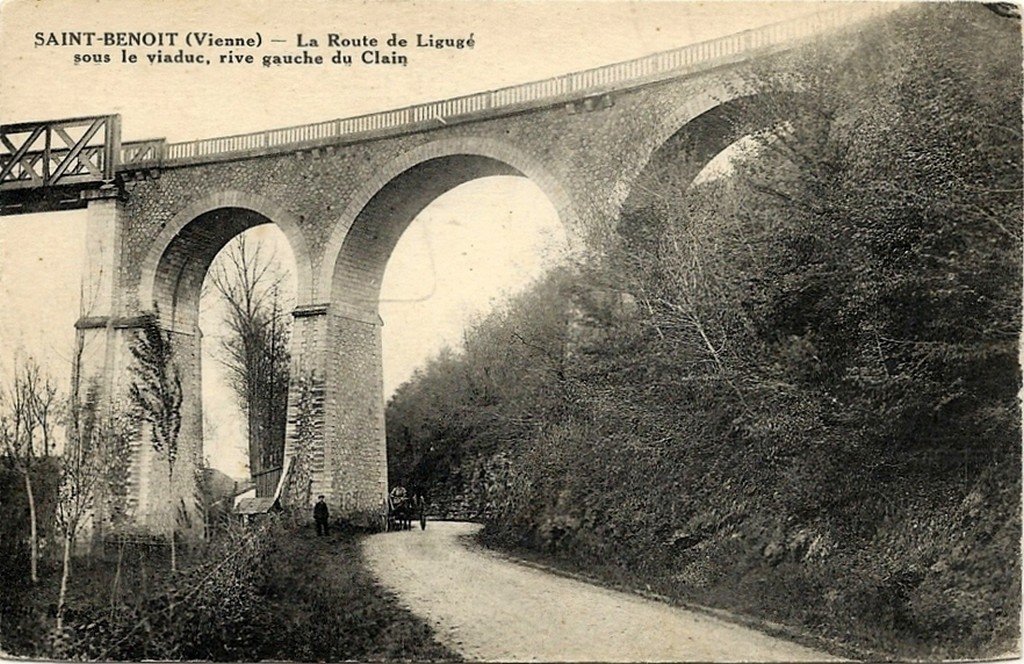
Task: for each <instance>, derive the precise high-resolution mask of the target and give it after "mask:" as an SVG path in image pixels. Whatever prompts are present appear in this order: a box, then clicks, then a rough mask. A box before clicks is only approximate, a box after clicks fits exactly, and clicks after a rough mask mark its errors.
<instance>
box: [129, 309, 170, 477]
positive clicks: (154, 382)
mask: <svg viewBox="0 0 1024 664" xmlns="http://www.w3.org/2000/svg"><path fill="white" fill-rule="evenodd" d="M129 348H130V350H131V353H132V357H134V358H135V364H134V365H133V367H132V371H133V372H134V374H135V380H134V381H133V382H132V384H131V385H130V386H129V396H130V398H131V401H132V403H133V404H134V405H135V407H136V408H138V412H139V415H140V416H141V417H142V419H143V420H145V421H146V422H148V423H149V424H150V426H151V432H150V437H151V440H152V445H153V449H154V450H156V452H157V453H160V454H164V455H165V456H166V458H167V461H168V469H169V470H168V472H169V473H171V474H173V472H174V462H175V461H176V460H177V457H178V434H179V433H181V402H182V391H181V376H180V374H179V373H178V368H177V365H176V364H175V362H174V349H173V347H172V343H171V333H170V332H165V331H164V330H163V329H162V328H161V327H160V321H159V319H158V317H157V314H149V315H147V316H145V317H144V320H143V321H142V327H141V329H140V330H139V332H138V333H137V334H136V336H135V339H134V342H133V343H132V344H131V345H130V346H129Z"/></svg>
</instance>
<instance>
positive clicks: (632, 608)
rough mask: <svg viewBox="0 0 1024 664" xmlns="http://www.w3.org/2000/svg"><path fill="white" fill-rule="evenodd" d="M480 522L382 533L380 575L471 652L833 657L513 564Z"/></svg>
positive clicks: (371, 555) (376, 556)
mask: <svg viewBox="0 0 1024 664" xmlns="http://www.w3.org/2000/svg"><path fill="white" fill-rule="evenodd" d="M477 527H478V526H475V525H473V524H467V523H440V522H438V523H429V524H428V526H427V530H426V531H420V530H419V529H418V528H417V529H416V530H411V531H407V532H397V533H385V534H381V535H374V536H372V537H369V538H367V539H366V540H364V543H363V553H364V555H365V556H366V559H367V561H368V562H369V564H370V568H371V569H372V570H373V573H374V574H375V575H376V576H377V578H378V579H379V580H380V581H381V582H382V583H383V584H384V585H385V586H387V587H389V588H390V589H392V590H393V591H395V592H396V593H397V594H398V595H399V597H400V598H401V600H402V602H403V603H404V604H406V605H407V606H408V607H409V608H410V609H412V611H413V612H415V613H417V614H419V615H420V616H421V617H423V618H425V619H427V620H428V621H430V622H431V623H432V624H433V625H434V628H435V630H436V631H437V635H438V638H439V639H440V640H441V641H442V642H444V643H445V645H447V646H449V647H450V648H452V649H454V650H457V651H458V652H460V653H462V654H463V656H465V657H466V658H467V659H471V660H492V661H493V660H501V661H538V660H539V661H606V662H613V661H636V660H645V661H693V660H700V661H751V660H760V661H778V660H785V661H796V660H804V661H807V660H812V661H822V660H829V659H833V658H832V657H830V656H829V655H828V654H827V653H824V652H817V651H814V650H811V649H809V648H805V647H803V646H799V645H797V644H794V643H790V642H788V641H783V640H780V639H777V638H774V637H770V636H767V635H765V634H762V633H760V632H757V631H755V630H752V629H749V628H746V627H742V626H739V625H735V624H732V623H729V622H725V621H722V620H718V619H716V618H713V617H710V616H707V615H704V614H701V613H695V612H691V611H686V610H683V609H679V608H675V607H672V606H668V605H666V604H661V603H658V602H654V601H650V600H646V599H643V598H640V597H637V596H634V595H630V594H626V593H621V592H617V591H613V590H607V589H605V588H601V587H598V586H594V585H591V584H588V583H583V582H580V581H575V580H572V579H567V578H564V577H561V576H557V575H554V574H550V573H548V572H544V571H542V570H538V569H534V568H531V567H526V566H524V565H519V564H516V563H514V562H509V561H508V560H505V559H503V558H501V557H499V556H497V555H495V554H493V553H490V552H488V551H487V550H485V549H482V548H480V547H478V546H475V545H472V544H468V543H467V542H465V541H464V540H463V539H462V536H463V535H468V534H471V533H473V532H474V530H475V529H476V528H477Z"/></svg>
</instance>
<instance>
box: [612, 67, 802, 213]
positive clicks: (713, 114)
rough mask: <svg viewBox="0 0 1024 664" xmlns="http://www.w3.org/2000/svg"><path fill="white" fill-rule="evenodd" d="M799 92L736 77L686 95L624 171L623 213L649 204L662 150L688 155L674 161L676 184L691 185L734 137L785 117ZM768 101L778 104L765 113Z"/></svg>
mask: <svg viewBox="0 0 1024 664" xmlns="http://www.w3.org/2000/svg"><path fill="white" fill-rule="evenodd" d="M799 93H800V91H799V90H798V89H796V88H794V87H787V88H780V87H779V86H777V85H774V84H773V85H771V86H761V85H759V84H758V83H757V82H755V81H754V80H753V79H752V78H750V77H743V76H736V75H734V76H731V77H728V78H723V79H718V80H716V81H715V82H714V83H713V84H712V85H710V86H708V87H706V88H704V89H703V90H701V91H700V92H699V93H697V94H694V95H691V96H689V97H687V99H686V101H685V102H684V103H683V104H680V105H679V106H677V107H675V108H674V109H673V111H672V112H671V113H668V114H666V115H664V116H663V117H662V118H660V119H659V121H658V122H657V124H656V125H655V126H654V127H653V129H652V131H649V132H647V134H646V136H645V140H644V144H643V146H642V148H641V149H640V150H639V152H638V156H639V158H638V159H637V161H636V162H635V163H634V164H632V165H631V167H630V168H628V169H626V170H625V171H624V172H623V174H622V176H623V177H622V180H620V186H619V188H618V191H617V193H618V194H619V199H620V200H619V212H620V217H621V215H622V214H628V213H629V212H631V211H633V210H635V209H637V208H640V207H643V206H644V205H645V204H646V203H647V202H648V197H649V194H650V193H651V191H652V190H653V187H650V186H648V182H649V181H652V180H654V179H656V178H657V176H658V171H659V170H660V169H662V168H664V167H665V166H666V164H664V163H659V159H658V157H659V156H660V155H661V154H663V153H666V152H671V153H672V154H675V155H685V156H684V157H683V158H682V159H677V160H676V163H675V164H674V166H675V173H674V174H673V177H676V178H680V179H681V180H682V182H678V183H677V184H679V185H683V186H688V185H689V183H691V182H692V181H693V179H694V178H696V177H697V175H698V174H699V173H700V172H701V171H702V170H703V169H704V167H705V166H707V164H708V163H709V162H711V160H713V159H714V158H715V157H716V156H717V155H719V154H720V153H721V152H722V151H724V150H726V149H727V148H728V147H729V146H731V145H732V144H734V143H735V142H736V141H738V140H739V139H741V138H743V137H744V136H748V135H750V134H752V133H754V132H757V131H761V130H765V129H769V128H770V127H771V126H772V125H774V124H776V123H778V122H780V121H783V120H785V119H787V118H786V117H785V111H784V110H783V109H784V108H785V107H786V104H785V102H786V101H788V100H791V99H793V98H795V97H796V96H797V95H799ZM768 100H772V101H773V102H777V103H775V104H774V108H773V109H772V110H773V113H766V112H765V102H766V101H768Z"/></svg>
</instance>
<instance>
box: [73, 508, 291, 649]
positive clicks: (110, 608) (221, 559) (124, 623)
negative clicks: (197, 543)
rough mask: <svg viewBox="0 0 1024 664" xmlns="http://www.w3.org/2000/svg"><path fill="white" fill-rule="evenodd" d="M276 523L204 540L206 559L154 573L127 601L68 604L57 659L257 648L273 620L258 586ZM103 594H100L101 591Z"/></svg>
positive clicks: (278, 530) (266, 567)
mask: <svg viewBox="0 0 1024 664" xmlns="http://www.w3.org/2000/svg"><path fill="white" fill-rule="evenodd" d="M281 529H282V527H281V525H280V524H278V523H277V522H275V521H272V520H268V521H266V522H264V523H262V524H260V525H259V526H258V527H256V528H255V529H253V530H252V531H248V530H244V529H240V528H234V529H230V530H228V531H227V532H226V533H225V534H224V536H223V538H222V539H220V540H219V541H218V542H216V543H214V544H213V545H211V549H210V550H209V551H208V552H206V555H204V556H203V558H204V560H207V561H209V562H205V563H202V564H199V565H197V566H195V567H191V568H189V569H187V570H186V571H184V572H182V573H181V574H180V575H178V574H173V575H168V574H164V575H161V576H160V577H159V578H157V579H156V580H155V583H154V585H153V586H152V587H150V588H145V587H143V588H141V589H139V588H136V589H135V590H136V591H138V590H141V592H133V593H132V595H131V596H129V598H128V600H127V601H126V602H123V603H120V602H117V603H113V605H107V604H106V602H104V601H103V600H102V599H101V600H100V601H99V602H95V601H94V602H90V603H79V604H77V605H74V604H72V605H71V608H69V610H68V611H67V614H66V617H65V626H66V627H65V629H64V630H63V633H61V634H55V635H54V637H53V656H54V657H56V658H59V659H64V658H74V659H111V660H125V659H128V660H131V659H134V660H139V659H214V660H218V661H221V660H239V659H243V660H244V659H249V658H251V657H253V653H254V652H256V653H258V652H260V649H261V648H262V647H264V644H265V641H266V639H268V638H272V634H273V631H272V630H273V625H272V624H271V622H270V620H269V618H268V616H267V615H266V612H265V609H264V607H263V606H262V601H261V597H260V590H261V588H262V587H263V585H264V583H265V582H266V578H267V576H268V574H270V573H271V571H272V569H271V567H272V559H273V554H274V548H275V539H276V538H277V537H280V535H281ZM102 597H106V594H104V595H103V596H102Z"/></svg>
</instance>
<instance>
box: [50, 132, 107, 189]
mask: <svg viewBox="0 0 1024 664" xmlns="http://www.w3.org/2000/svg"><path fill="white" fill-rule="evenodd" d="M105 121H106V116H104V117H101V118H99V119H97V120H96V121H95V122H93V123H92V126H91V127H89V129H88V130H86V132H85V134H84V135H83V136H82V138H81V139H79V141H78V144H77V145H75V147H74V148H73V149H72V150H71V152H69V153H68V156H67V158H66V159H65V160H64V161H63V163H61V165H60V166H58V167H57V170H56V171H54V172H53V180H52V183H56V182H57V181H58V180H59V179H60V176H61V175H63V174H64V172H65V171H66V170H67V169H68V167H69V166H70V165H71V162H72V161H77V160H78V155H79V154H80V153H81V152H82V148H84V147H85V146H86V144H87V143H88V142H89V139H91V138H92V137H93V136H95V135H96V132H97V131H99V130H100V127H102V126H103V125H104V123H105ZM62 138H63V137H62Z"/></svg>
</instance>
